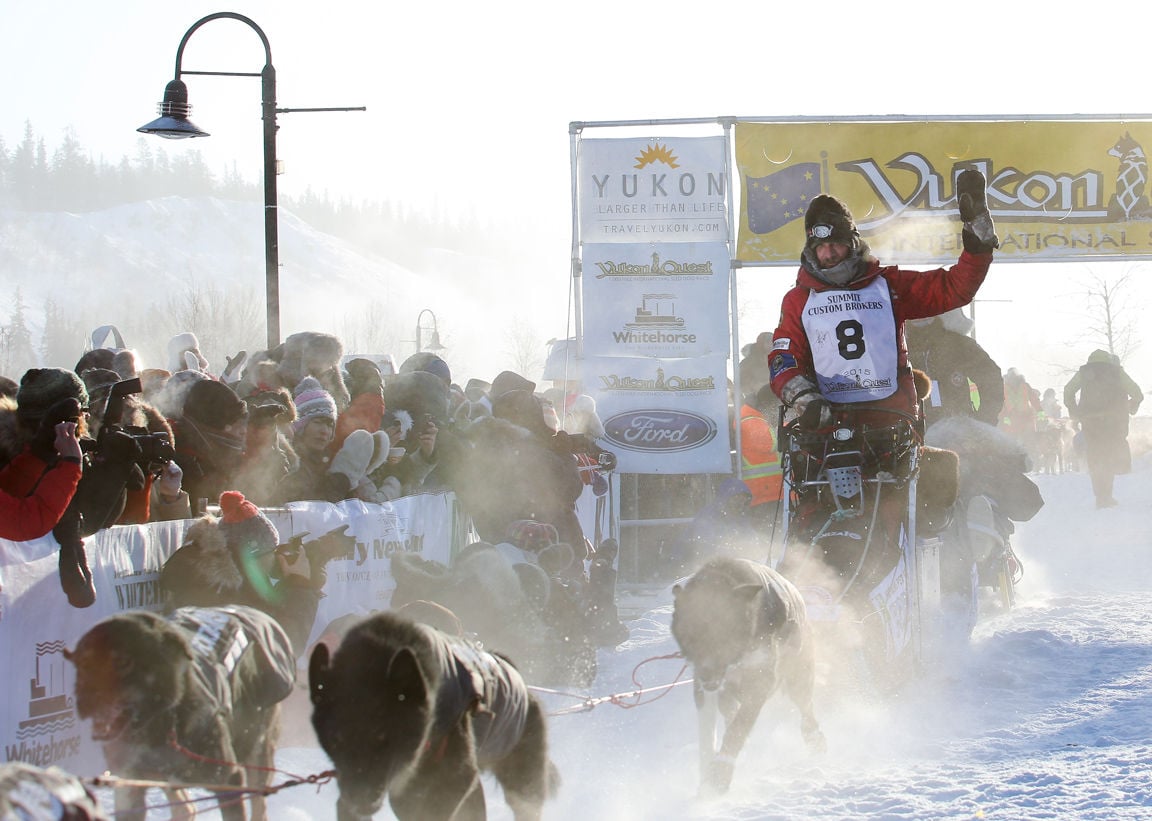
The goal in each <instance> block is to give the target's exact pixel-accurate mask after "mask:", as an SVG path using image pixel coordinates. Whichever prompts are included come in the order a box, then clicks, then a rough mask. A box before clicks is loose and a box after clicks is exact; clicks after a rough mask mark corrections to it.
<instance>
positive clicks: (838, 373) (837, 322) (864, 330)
mask: <svg viewBox="0 0 1152 821" xmlns="http://www.w3.org/2000/svg"><path fill="white" fill-rule="evenodd" d="M802 322H803V324H804V330H805V332H806V333H807V334H808V345H809V348H810V349H811V351H812V365H813V367H814V368H815V370H816V384H817V386H818V387H819V388H820V393H822V394H823V395H824V396H825V398H827V399H828V400H829V401H831V402H843V403H850V402H871V401H874V400H877V399H884V398H886V397H889V396H891V395H892V394H893V393H895V392H896V375H897V362H898V357H899V351H898V349H897V345H896V320H895V318H894V317H893V314H892V298H891V295H890V294H889V293H888V284H887V283H886V282H885V281H884V280H883V279H882V278H879V277H878V278H877V279H875V280H874V281H873V282H872V283H870V284H869V285H867V286H865V287H864V288H861V289H859V290H857V291H840V290H829V291H819V292H818V291H812V292H810V293H809V294H808V302H807V303H806V304H805V306H804V314H803V317H802Z"/></svg>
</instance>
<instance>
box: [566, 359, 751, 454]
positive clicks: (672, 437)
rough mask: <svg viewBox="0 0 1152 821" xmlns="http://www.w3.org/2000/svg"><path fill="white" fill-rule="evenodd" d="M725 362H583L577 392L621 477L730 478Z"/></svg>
mask: <svg viewBox="0 0 1152 821" xmlns="http://www.w3.org/2000/svg"><path fill="white" fill-rule="evenodd" d="M726 365H727V357H726V356H724V355H723V354H714V355H711V356H704V357H695V358H691V359H652V358H647V357H644V358H631V357H606V356H602V357H589V358H587V359H585V360H584V365H583V367H584V387H585V390H586V391H587V392H588V393H589V394H590V395H591V396H592V397H593V398H594V399H595V400H596V409H597V411H598V412H599V414H600V418H601V419H602V420H603V422H604V431H605V436H604V441H605V447H606V448H607V449H608V450H611V451H612V452H614V453H615V454H616V457H617V459H618V462H619V464H618V470H619V471H620V472H621V473H730V472H731V471H732V456H731V442H730V435H729V429H728V375H727V367H726Z"/></svg>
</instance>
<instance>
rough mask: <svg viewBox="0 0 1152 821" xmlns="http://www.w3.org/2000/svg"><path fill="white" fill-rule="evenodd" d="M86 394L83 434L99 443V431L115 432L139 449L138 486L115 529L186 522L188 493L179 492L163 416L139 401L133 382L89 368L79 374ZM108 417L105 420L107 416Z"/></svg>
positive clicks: (137, 383)
mask: <svg viewBox="0 0 1152 821" xmlns="http://www.w3.org/2000/svg"><path fill="white" fill-rule="evenodd" d="M80 378H81V379H83V380H84V385H85V387H87V389H88V397H89V406H90V414H89V418H88V429H89V431H90V433H91V434H92V435H93V436H94V437H96V440H97V441H99V439H100V432H101V431H102V430H103V429H104V427H105V425H108V426H109V429H115V430H121V431H124V432H126V433H128V434H129V435H131V436H132V437H133V438H135V440H136V443H137V444H138V445H140V448H141V460H140V462H139V463H138V467H139V468H140V470H141V474H142V477H143V479H142V481H141V483H140V485H139V487H136V486H135V485H133V486H131V487H129V488H128V495H127V499H126V500H125V505H124V512H123V513H122V514H121V515H120V518H118V519H117V520H116V524H144V523H146V522H167V521H172V520H175V519H187V518H189V517H191V515H192V511H191V505H190V502H189V497H188V493H187V492H186V491H184V489H183V488H182V483H183V476H184V473H183V471H182V470H181V469H180V466H179V465H178V464H176V463H175V462H174V461H173V460H172V458H173V456H174V454H175V451H174V449H173V446H172V445H173V440H174V436H173V432H172V426H171V424H170V423H169V422H168V420H167V419H165V418H164V415H163V414H162V413H160V411H159V410H157V409H156V408H155V407H154V406H153V405H151V404H150V403H149V402H147V401H146V400H145V399H144V398H143V388H142V384H141V381H140V380H139V379H138V378H133V379H121V377H120V374H118V373H116V372H115V371H111V370H106V369H103V368H89V369H88V370H85V371H83V372H82V373H81V374H80ZM109 413H111V416H109Z"/></svg>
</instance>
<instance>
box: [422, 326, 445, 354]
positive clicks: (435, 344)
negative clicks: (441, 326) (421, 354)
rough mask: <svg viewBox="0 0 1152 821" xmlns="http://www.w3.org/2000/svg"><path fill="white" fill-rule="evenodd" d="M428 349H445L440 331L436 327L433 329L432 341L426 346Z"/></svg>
mask: <svg viewBox="0 0 1152 821" xmlns="http://www.w3.org/2000/svg"><path fill="white" fill-rule="evenodd" d="M424 350H426V351H443V350H445V348H444V346H443V345H441V344H440V332H439V331H437V330H436V329H433V330H432V341H431V342H429V343H428V344H427V345H425V346H424Z"/></svg>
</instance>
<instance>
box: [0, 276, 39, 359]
mask: <svg viewBox="0 0 1152 821" xmlns="http://www.w3.org/2000/svg"><path fill="white" fill-rule="evenodd" d="M0 346H2V348H0V373H5V374H16V376H13V377H11V378H13V379H16V381H19V378H18V377H19V376H20V375H22V374H23V373H24V371H26V370H28V369H29V368H35V367H36V351H35V350H34V349H33V347H32V334H31V332H29V330H28V326H27V325H26V324H25V322H24V297H23V295H22V294H21V293H20V289H19V288H17V289H16V292H15V293H14V294H13V307H12V316H11V318H10V319H9V320H8V324H7V325H6V326H4V335H3V340H2V341H0Z"/></svg>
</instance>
